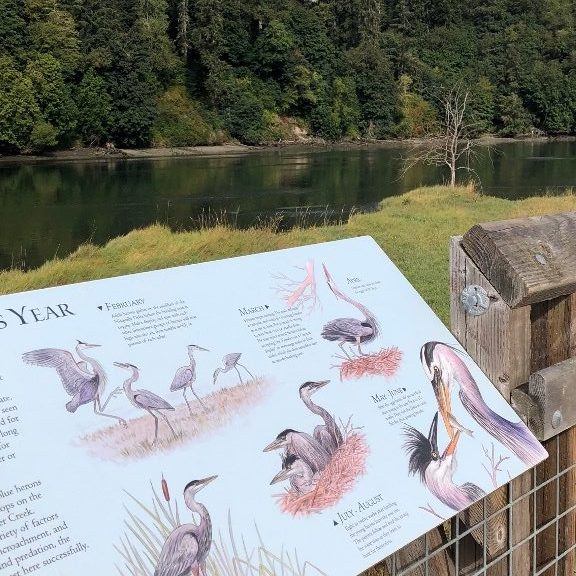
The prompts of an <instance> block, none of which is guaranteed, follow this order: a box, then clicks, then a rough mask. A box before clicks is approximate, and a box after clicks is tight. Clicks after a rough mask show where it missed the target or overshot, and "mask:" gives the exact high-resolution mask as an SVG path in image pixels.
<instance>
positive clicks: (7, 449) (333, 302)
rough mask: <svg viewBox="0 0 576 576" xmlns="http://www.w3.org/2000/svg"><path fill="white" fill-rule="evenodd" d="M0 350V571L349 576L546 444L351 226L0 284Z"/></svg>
mask: <svg viewBox="0 0 576 576" xmlns="http://www.w3.org/2000/svg"><path fill="white" fill-rule="evenodd" d="M0 342H1V345H2V356H1V363H0V469H1V475H0V576H24V575H25V574H30V573H38V574H41V575H42V576H51V575H65V576H70V575H71V574H83V575H84V576H102V575H103V574H112V573H119V574H121V575H125V576H128V575H134V576H152V575H154V576H184V575H186V576H188V575H195V576H200V575H202V576H228V575H230V576H232V575H237V574H247V575H248V574H250V575H252V574H254V575H257V574H277V575H278V576H280V575H288V576H290V575H293V576H303V575H306V576H312V575H322V574H324V575H330V576H352V575H355V574H358V573H360V572H361V571H363V570H365V569H366V568H368V567H369V566H371V565H373V564H375V563H376V562H378V561H379V560H381V559H382V558H384V557H385V556H388V555H389V554H391V553H392V552H394V551H395V550H397V549H398V548H400V547H402V546H403V545H405V544H407V543H408V542H410V541H411V540H413V539H415V538H416V537H418V536H420V535H421V534H423V533H424V532H426V531H428V530H430V529H431V528H433V527H434V526H436V525H438V524H439V523H440V522H442V521H443V520H445V519H447V518H449V517H450V516H452V515H454V514H455V513H456V512H457V511H459V510H462V509H464V508H466V507H468V506H469V505H470V504H471V503H473V502H474V501H476V500H478V499H480V498H481V497H483V496H484V495H486V494H487V493H489V492H490V491H492V490H494V489H495V488H496V487H498V486H500V485H502V484H504V483H506V482H509V481H510V479H511V478H514V477H515V476H517V475H519V474H520V473H522V472H524V471H525V470H527V469H528V468H530V467H532V466H534V465H535V464H537V463H538V462H540V461H541V460H542V459H544V458H545V457H546V455H547V454H546V452H545V451H544V449H543V448H542V447H541V446H540V444H539V443H538V442H537V441H536V440H535V439H534V438H533V436H532V435H531V434H530V433H529V432H528V430H527V429H526V427H525V426H524V425H523V424H522V423H521V422H520V421H519V419H518V417H517V416H516V414H515V413H514V412H513V410H512V409H511V408H510V407H509V406H508V404H507V403H506V402H505V401H504V400H503V399H502V397H501V396H500V395H499V393H498V392H497V391H496V389H495V388H494V387H493V386H492V385H491V384H490V383H489V381H488V380H487V379H486V378H485V376H484V375H483V374H482V373H481V372H480V370H479V369H478V368H477V367H476V365H475V364H474V363H473V362H472V361H471V359H470V358H469V357H468V356H467V354H466V353H465V352H464V351H463V350H462V349H461V347H460V346H459V345H458V343H457V342H456V341H455V340H454V338H453V337H452V336H451V335H450V333H449V332H448V330H446V328H445V327H444V326H443V325H442V323H441V322H440V321H439V320H438V319H437V317H436V316H435V315H434V314H433V313H432V312H431V310H430V309H429V308H428V307H427V306H426V304H425V303H424V302H423V301H422V299H421V298H420V297H419V296H418V294H417V293H416V292H415V291H414V289H413V288H412V287H411V286H410V284H409V283H408V282H407V280H406V279H405V278H404V277H403V276H402V275H401V274H400V272H399V271H398V270H397V269H396V268H395V267H394V265H393V264H392V263H391V262H390V260H389V259H388V258H387V256H386V255H385V254H384V253H383V252H382V250H381V249H380V248H379V247H378V246H377V244H376V243H375V242H374V241H373V240H372V239H371V238H369V237H363V238H356V239H351V240H344V241H339V242H331V243H326V244H319V245H314V246H306V247H302V248H295V249H290V250H283V251H279V252H271V253H266V254H258V255H255V256H248V257H242V258H234V259H231V260H225V261H219V262H211V263H207V264H198V265H193V266H186V267H181V268H173V269H168V270H161V271H157V272H149V273H145V274H136V275H131V276H123V277H119V278H112V279H108V280H101V281H97V282H89V283H83V284H76V285H71V286H64V287H59V288H53V289H47V290H40V291H35V292H28V293H22V294H15V295H10V296H4V297H2V298H0ZM456 461H458V466H456Z"/></svg>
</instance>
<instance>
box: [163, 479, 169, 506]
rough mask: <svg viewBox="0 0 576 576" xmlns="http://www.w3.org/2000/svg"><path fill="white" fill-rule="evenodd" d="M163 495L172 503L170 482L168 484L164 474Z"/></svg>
mask: <svg viewBox="0 0 576 576" xmlns="http://www.w3.org/2000/svg"><path fill="white" fill-rule="evenodd" d="M162 494H164V500H166V502H170V490H168V482H166V479H165V478H164V474H162Z"/></svg>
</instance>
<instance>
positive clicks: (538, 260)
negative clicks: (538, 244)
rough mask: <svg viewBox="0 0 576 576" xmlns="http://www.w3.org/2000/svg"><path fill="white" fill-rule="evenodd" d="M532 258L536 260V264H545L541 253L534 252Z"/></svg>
mask: <svg viewBox="0 0 576 576" xmlns="http://www.w3.org/2000/svg"><path fill="white" fill-rule="evenodd" d="M534 260H536V262H538V264H542V266H544V264H546V258H545V256H543V255H542V254H536V255H535V256H534Z"/></svg>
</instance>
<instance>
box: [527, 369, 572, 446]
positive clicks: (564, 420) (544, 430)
mask: <svg viewBox="0 0 576 576" xmlns="http://www.w3.org/2000/svg"><path fill="white" fill-rule="evenodd" d="M528 394H529V395H530V396H531V397H532V399H533V400H534V403H535V406H536V410H537V411H538V416H539V417H538V419H537V422H538V424H539V428H538V429H535V430H534V432H535V434H536V437H537V438H538V439H539V440H548V439H549V438H552V436H556V435H557V434H560V433H561V432H564V430H567V429H568V428H571V427H572V426H574V425H576V358H569V359H568V360H564V362H559V363H558V364H554V365H553V366H549V367H548V368H543V369H542V370H539V371H538V372H535V373H534V374H531V375H530V380H529V385H528Z"/></svg>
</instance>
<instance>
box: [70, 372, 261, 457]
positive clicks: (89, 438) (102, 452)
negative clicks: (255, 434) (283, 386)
mask: <svg viewBox="0 0 576 576" xmlns="http://www.w3.org/2000/svg"><path fill="white" fill-rule="evenodd" d="M269 384H270V381H269V380H267V379H266V378H262V377H260V378H255V379H254V380H249V381H248V382H244V383H243V384H238V385H237V386H234V387H233V388H223V389H220V390H218V391H216V392H212V393H211V394H208V395H207V396H204V397H203V398H202V402H204V404H205V405H206V408H203V407H202V405H201V404H200V403H199V402H198V401H197V400H194V401H193V402H192V401H190V406H191V408H192V415H190V412H189V411H188V407H187V406H186V404H185V403H183V404H182V405H180V406H177V407H176V410H175V411H174V412H167V413H166V415H167V417H168V418H169V420H170V423H171V424H172V427H173V428H174V430H175V431H176V437H174V436H173V434H172V432H171V431H170V429H169V428H168V426H167V424H166V422H164V421H162V419H160V427H159V430H158V440H157V442H156V444H155V445H152V441H153V440H154V419H153V418H152V416H149V415H148V414H144V415H143V416H140V417H138V418H134V419H132V420H128V426H127V427H126V428H124V427H122V426H120V425H112V426H108V427H107V428H103V429H101V430H98V431H96V432H93V433H91V434H87V435H86V436H83V437H82V438H80V440H79V442H78V443H79V445H80V446H83V447H86V448H88V450H89V452H90V453H91V454H93V455H94V456H97V457H98V458H101V459H102V460H113V461H116V462H117V461H125V460H138V459H140V458H145V457H146V456H148V455H149V454H152V453H154V452H166V451H169V450H174V449H175V448H178V447H180V446H182V445H183V444H187V443H189V442H191V441H193V440H195V439H197V438H200V437H201V436H204V435H206V434H207V433H209V432H211V431H213V430H216V429H218V428H221V427H222V426H224V425H225V424H226V423H227V422H229V421H230V420H232V418H234V417H235V416H236V415H237V414H239V413H240V412H242V411H243V410H245V409H247V408H249V407H250V406H254V405H255V404H257V403H258V402H259V401H260V400H262V398H263V397H264V395H265V394H266V391H267V389H268V386H269Z"/></svg>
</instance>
